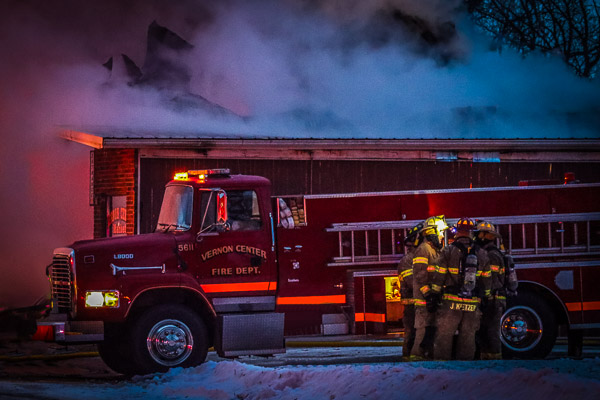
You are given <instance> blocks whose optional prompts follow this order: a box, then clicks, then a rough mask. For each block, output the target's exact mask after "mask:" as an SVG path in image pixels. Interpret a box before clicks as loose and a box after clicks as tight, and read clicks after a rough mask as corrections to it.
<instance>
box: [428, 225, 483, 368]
mask: <svg viewBox="0 0 600 400" xmlns="http://www.w3.org/2000/svg"><path fill="white" fill-rule="evenodd" d="M474 229H475V223H474V222H473V221H472V220H470V219H468V218H461V219H460V220H459V221H458V222H457V223H456V226H455V234H454V241H453V242H452V244H451V245H449V246H447V247H445V248H444V249H443V250H442V251H441V252H440V255H439V257H438V259H437V264H438V265H437V269H436V271H435V272H434V274H433V280H432V284H431V291H432V292H433V293H434V294H435V296H439V295H440V294H441V295H442V302H441V305H440V307H439V310H438V311H437V315H436V334H435V340H434V349H433V355H434V359H436V360H449V359H451V357H452V353H453V351H452V350H453V342H454V334H455V332H456V331H458V337H457V340H456V348H455V349H454V350H456V351H455V355H456V358H457V359H459V360H472V359H473V358H474V356H475V334H476V333H477V331H478V329H479V324H480V318H481V311H480V301H481V299H482V298H483V299H484V301H488V300H489V298H490V293H491V289H490V288H491V271H490V264H489V259H488V256H487V252H486V251H485V250H483V249H482V248H480V247H479V246H478V245H477V244H475V243H474V242H473V238H472V235H473V230H474Z"/></svg>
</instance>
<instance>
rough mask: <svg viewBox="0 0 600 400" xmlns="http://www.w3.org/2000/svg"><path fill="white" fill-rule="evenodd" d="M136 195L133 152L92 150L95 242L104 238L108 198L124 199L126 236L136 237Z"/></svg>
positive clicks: (135, 167) (135, 165) (135, 164)
mask: <svg viewBox="0 0 600 400" xmlns="http://www.w3.org/2000/svg"><path fill="white" fill-rule="evenodd" d="M136 193H137V152H136V150H135V149H109V150H102V149H101V150H94V202H95V205H94V238H100V237H106V231H107V208H106V205H107V201H108V199H109V198H110V197H111V196H127V234H128V235H133V234H135V233H136V222H135V214H136V210H135V208H136V204H137V201H136Z"/></svg>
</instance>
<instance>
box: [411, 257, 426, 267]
mask: <svg viewBox="0 0 600 400" xmlns="http://www.w3.org/2000/svg"><path fill="white" fill-rule="evenodd" d="M428 262H429V259H428V258H427V257H415V258H413V265H415V264H427V263H428Z"/></svg>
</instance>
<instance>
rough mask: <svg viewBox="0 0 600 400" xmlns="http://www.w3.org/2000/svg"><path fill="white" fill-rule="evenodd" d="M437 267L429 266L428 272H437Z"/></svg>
mask: <svg viewBox="0 0 600 400" xmlns="http://www.w3.org/2000/svg"><path fill="white" fill-rule="evenodd" d="M437 269H438V268H437V265H428V266H427V272H435V271H437Z"/></svg>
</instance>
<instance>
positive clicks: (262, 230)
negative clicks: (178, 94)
mask: <svg viewBox="0 0 600 400" xmlns="http://www.w3.org/2000/svg"><path fill="white" fill-rule="evenodd" d="M598 198H600V184H569V185H546V186H519V187H497V188H479V189H450V190H427V191H402V192H379V193H353V194H336V195H298V196H284V197H271V187H270V182H269V181H268V180H267V179H265V178H262V177H258V176H246V175H231V174H230V173H229V171H228V170H224V169H223V170H203V171H188V172H185V173H179V174H177V175H176V176H175V177H174V180H172V181H171V182H169V183H168V185H167V187H166V191H165V195H164V200H163V204H162V209H161V211H160V215H159V218H158V224H157V227H156V231H155V232H154V233H151V234H144V235H137V236H129V237H116V238H106V239H96V240H88V241H78V242H75V243H73V244H72V245H70V246H69V247H66V248H58V249H56V250H55V251H54V257H53V261H52V264H51V266H50V268H49V276H50V280H51V289H52V297H53V310H52V313H51V314H50V315H49V316H48V318H47V319H46V320H44V321H41V322H39V324H38V333H39V334H41V333H43V330H44V329H46V333H47V335H48V340H53V341H56V342H60V343H90V342H97V343H98V349H99V352H100V355H101V357H102V359H103V360H104V361H105V362H106V364H107V365H108V366H109V367H111V368H113V369H114V370H116V371H118V372H123V373H140V372H141V373H144V372H152V371H160V370H166V369H168V368H170V367H174V366H191V365H195V364H198V363H201V362H203V361H204V359H205V357H206V354H207V350H208V348H209V347H210V346H214V348H215V349H216V351H217V352H218V353H219V354H220V355H221V356H224V357H235V356H240V355H249V354H255V355H260V354H263V355H264V354H274V353H278V352H284V351H285V340H284V335H294V334H336V333H338V334H341V333H348V332H355V333H368V332H373V331H377V329H380V330H381V326H382V325H384V324H385V322H386V321H389V322H392V321H393V320H397V319H398V318H399V315H396V316H393V315H392V314H394V313H393V312H390V310H391V309H393V307H391V306H392V305H393V304H391V302H390V301H389V299H388V300H386V295H385V285H386V284H389V281H391V280H393V279H394V277H395V276H396V275H397V271H396V263H397V262H398V260H399V259H400V258H401V257H402V253H403V248H402V242H403V241H402V240H401V239H402V237H403V235H405V234H406V231H407V229H409V228H410V227H412V226H414V225H415V224H416V223H418V222H420V221H422V220H423V219H425V218H427V217H428V216H431V215H439V214H445V215H446V219H447V221H448V222H449V223H453V222H454V221H455V220H456V219H457V218H459V217H462V216H468V217H471V218H479V219H485V220H487V221H490V222H492V223H494V224H495V225H496V226H497V229H498V231H499V232H500V233H501V234H502V236H503V239H504V246H505V248H506V251H507V252H508V253H510V254H511V255H512V256H513V257H514V259H515V261H516V263H517V270H518V276H519V280H520V282H519V289H518V295H517V297H515V298H512V299H511V300H510V305H509V309H508V310H507V312H506V314H505V315H504V317H503V321H502V329H501V333H500V334H501V337H502V340H503V343H504V345H505V351H506V353H507V354H512V355H517V356H521V357H543V356H545V355H546V354H547V353H548V352H549V351H550V349H551V348H552V346H553V344H554V342H555V339H556V337H557V329H558V328H557V327H558V326H559V325H564V326H567V327H568V329H569V330H571V331H576V330H581V329H585V328H598V327H600V291H598V290H597V288H596V282H598V281H600V259H599V258H598V255H599V254H600V212H599V210H598V204H599V203H598V200H597V199H598ZM392 297H393V295H392ZM38 336H39V335H38Z"/></svg>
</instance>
